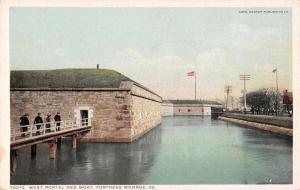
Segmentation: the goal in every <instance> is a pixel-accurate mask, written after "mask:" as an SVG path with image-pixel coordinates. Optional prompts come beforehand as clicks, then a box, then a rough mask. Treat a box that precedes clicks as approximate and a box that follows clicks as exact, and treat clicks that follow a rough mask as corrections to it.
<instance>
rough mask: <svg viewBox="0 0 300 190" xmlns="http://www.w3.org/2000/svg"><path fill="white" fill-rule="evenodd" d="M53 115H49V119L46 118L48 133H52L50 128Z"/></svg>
mask: <svg viewBox="0 0 300 190" xmlns="http://www.w3.org/2000/svg"><path fill="white" fill-rule="evenodd" d="M50 122H51V114H50V113H47V117H46V128H47V129H46V133H49V132H51V130H50V128H51V123H50Z"/></svg>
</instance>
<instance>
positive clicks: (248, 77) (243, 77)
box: [240, 74, 251, 111]
mask: <svg viewBox="0 0 300 190" xmlns="http://www.w3.org/2000/svg"><path fill="white" fill-rule="evenodd" d="M250 79H251V76H250V75H245V74H244V75H240V80H243V81H244V90H243V93H244V110H245V111H246V108H247V102H246V93H247V90H246V80H250Z"/></svg>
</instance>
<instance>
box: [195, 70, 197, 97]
mask: <svg viewBox="0 0 300 190" xmlns="http://www.w3.org/2000/svg"><path fill="white" fill-rule="evenodd" d="M194 73H195V100H196V99H197V90H196V89H197V88H196V84H197V83H196V81H197V76H196V71H194Z"/></svg>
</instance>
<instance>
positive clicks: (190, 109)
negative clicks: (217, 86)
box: [161, 100, 223, 116]
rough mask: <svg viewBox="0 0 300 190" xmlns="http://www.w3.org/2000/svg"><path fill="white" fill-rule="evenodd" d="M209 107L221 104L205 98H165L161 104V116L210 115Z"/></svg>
mask: <svg viewBox="0 0 300 190" xmlns="http://www.w3.org/2000/svg"><path fill="white" fill-rule="evenodd" d="M211 107H218V108H222V107H223V106H222V104H220V103H218V102H216V101H207V100H166V101H164V102H163V103H162V104H161V114H162V116H179V115H211Z"/></svg>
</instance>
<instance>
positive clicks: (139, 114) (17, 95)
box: [10, 86, 161, 142]
mask: <svg viewBox="0 0 300 190" xmlns="http://www.w3.org/2000/svg"><path fill="white" fill-rule="evenodd" d="M134 88H135V91H136V92H138V95H135V94H134V93H133V92H132V91H131V90H130V89H127V90H125V89H97V90H91V89H90V90H84V89H82V90H78V89H77V90H74V89H68V90H61V89H60V90H55V89H52V90H51V91H50V90H37V89H34V90H32V89H28V90H26V89H22V90H16V89H13V90H11V94H10V98H11V104H10V105H11V106H10V109H11V127H18V126H19V118H20V116H21V115H22V114H24V113H28V114H29V120H30V124H33V121H34V118H35V116H36V115H37V113H38V112H40V113H41V114H42V118H43V119H44V121H45V117H46V114H47V113H48V112H50V113H51V114H52V120H53V121H54V119H53V118H54V115H55V114H56V112H57V111H59V112H60V113H61V117H62V120H78V119H79V117H80V110H88V113H89V117H91V118H92V130H91V131H90V132H89V133H88V134H87V135H85V136H84V137H83V138H81V141H88V142H131V141H132V140H134V139H136V138H138V137H140V136H141V135H143V134H145V133H146V132H147V131H149V130H150V129H152V128H154V127H155V126H157V125H158V124H159V123H160V122H161V116H160V102H161V98H160V97H159V96H157V95H154V97H155V98H157V100H160V101H156V100H155V101H154V97H150V95H151V93H150V94H149V91H147V90H145V89H143V88H141V87H138V86H134Z"/></svg>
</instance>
